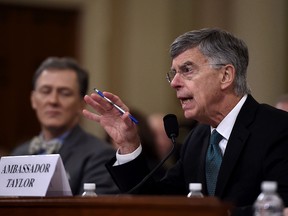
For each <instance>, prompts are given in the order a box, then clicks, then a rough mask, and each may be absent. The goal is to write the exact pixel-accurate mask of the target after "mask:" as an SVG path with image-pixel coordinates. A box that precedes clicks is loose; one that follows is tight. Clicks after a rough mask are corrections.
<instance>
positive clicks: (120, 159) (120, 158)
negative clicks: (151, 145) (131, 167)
mask: <svg viewBox="0 0 288 216" xmlns="http://www.w3.org/2000/svg"><path fill="white" fill-rule="evenodd" d="M141 152H142V146H141V145H139V147H138V148H137V149H136V150H135V151H134V152H132V153H129V154H119V149H118V150H117V152H116V161H115V163H114V166H118V165H122V164H125V163H128V162H130V161H132V160H134V159H135V158H137V157H138V156H139V155H140V153H141Z"/></svg>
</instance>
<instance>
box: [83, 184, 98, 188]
mask: <svg viewBox="0 0 288 216" xmlns="http://www.w3.org/2000/svg"><path fill="white" fill-rule="evenodd" d="M95 188H96V184H95V183H84V190H95Z"/></svg>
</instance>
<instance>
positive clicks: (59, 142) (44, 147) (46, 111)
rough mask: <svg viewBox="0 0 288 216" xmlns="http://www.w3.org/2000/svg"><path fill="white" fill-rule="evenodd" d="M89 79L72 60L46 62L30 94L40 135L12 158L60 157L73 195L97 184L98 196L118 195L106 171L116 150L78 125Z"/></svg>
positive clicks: (18, 149) (23, 146) (39, 71)
mask: <svg viewBox="0 0 288 216" xmlns="http://www.w3.org/2000/svg"><path fill="white" fill-rule="evenodd" d="M88 79H89V77H88V73H87V72H86V71H85V70H84V69H83V68H81V66H79V65H78V63H77V62H76V61H75V60H73V59H71V58H56V57H51V58H48V59H46V60H45V61H44V62H43V63H42V64H41V65H40V67H39V68H38V69H37V71H36V73H35V74H34V77H33V91H32V93H31V105H32V108H33V109H34V110H35V112H36V115H37V118H38V120H39V122H40V125H41V132H40V134H39V135H38V136H36V137H34V138H33V139H31V140H29V141H27V142H25V143H23V144H22V145H20V146H18V147H17V148H16V149H14V151H13V152H12V155H32V154H53V153H57V154H60V156H61V158H62V161H63V164H64V167H65V169H66V172H67V176H68V180H69V184H70V187H71V190H72V193H73V195H80V194H82V192H83V185H84V183H96V192H97V194H113V193H118V189H117V186H116V185H115V184H114V182H113V180H112V179H111V177H110V175H109V173H108V172H107V171H106V168H105V163H106V162H107V160H108V159H110V158H111V157H112V156H113V155H114V154H115V150H114V149H113V148H112V147H111V145H108V144H107V143H106V142H104V141H102V140H100V139H99V138H97V137H95V136H93V135H91V134H89V133H87V132H85V131H84V130H83V129H82V128H81V127H80V125H79V121H80V117H81V112H82V109H83V108H84V106H85V103H84V101H83V97H84V95H85V94H86V93H87V88H88Z"/></svg>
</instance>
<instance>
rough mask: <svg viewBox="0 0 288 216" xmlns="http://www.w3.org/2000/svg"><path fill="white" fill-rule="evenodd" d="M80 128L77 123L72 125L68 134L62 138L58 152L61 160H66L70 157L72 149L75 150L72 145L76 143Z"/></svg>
mask: <svg viewBox="0 0 288 216" xmlns="http://www.w3.org/2000/svg"><path fill="white" fill-rule="evenodd" d="M81 131H82V129H81V128H80V126H79V125H77V126H76V127H74V128H73V129H72V130H71V132H70V133H69V135H68V136H67V137H66V139H65V140H64V142H63V144H62V147H61V148H60V150H59V154H60V155H61V158H62V161H67V159H68V158H69V157H70V155H71V153H72V151H74V150H75V148H74V147H73V146H74V145H78V144H77V143H78V140H79V138H80V136H81Z"/></svg>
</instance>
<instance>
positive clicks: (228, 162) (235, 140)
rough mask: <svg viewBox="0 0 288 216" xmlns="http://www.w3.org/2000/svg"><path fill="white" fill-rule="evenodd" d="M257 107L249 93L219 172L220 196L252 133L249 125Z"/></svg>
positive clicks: (217, 193) (217, 188)
mask: <svg viewBox="0 0 288 216" xmlns="http://www.w3.org/2000/svg"><path fill="white" fill-rule="evenodd" d="M257 107H258V103H257V102H256V101H255V100H254V99H253V98H252V96H251V95H248V97H247V100H246V101H245V103H244V105H243V107H242V109H241V110H240V112H239V115H238V116H237V119H236V122H235V124H234V127H233V129H232V132H231V135H230V138H229V141H228V143H227V147H226V150H225V154H224V157H223V160H222V165H221V168H220V171H219V174H218V181H217V185H216V191H215V195H217V196H219V197H222V195H223V192H224V190H225V187H226V185H227V182H228V181H229V178H230V176H231V173H232V172H233V169H234V167H235V166H236V164H237V161H238V160H239V156H240V155H241V152H242V149H243V148H244V147H245V144H246V140H247V139H248V137H249V134H250V131H249V129H248V126H249V125H250V124H251V123H252V122H253V121H254V116H255V112H256V110H257Z"/></svg>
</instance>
